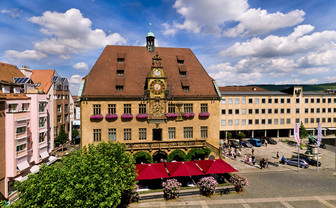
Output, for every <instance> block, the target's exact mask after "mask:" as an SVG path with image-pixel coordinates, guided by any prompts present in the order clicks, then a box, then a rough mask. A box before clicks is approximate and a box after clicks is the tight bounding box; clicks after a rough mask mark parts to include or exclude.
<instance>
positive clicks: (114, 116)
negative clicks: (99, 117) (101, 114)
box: [105, 113, 118, 119]
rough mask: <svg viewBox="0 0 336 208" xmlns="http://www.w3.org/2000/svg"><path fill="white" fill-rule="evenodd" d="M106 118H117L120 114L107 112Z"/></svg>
mask: <svg viewBox="0 0 336 208" xmlns="http://www.w3.org/2000/svg"><path fill="white" fill-rule="evenodd" d="M105 118H106V119H116V118H118V115H117V114H116V113H114V114H106V116H105Z"/></svg>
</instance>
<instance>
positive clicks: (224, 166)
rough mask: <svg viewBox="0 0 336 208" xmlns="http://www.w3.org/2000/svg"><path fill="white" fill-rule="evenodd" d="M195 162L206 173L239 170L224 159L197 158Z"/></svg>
mask: <svg viewBox="0 0 336 208" xmlns="http://www.w3.org/2000/svg"><path fill="white" fill-rule="evenodd" d="M195 162H196V163H197V165H198V166H199V167H201V168H202V169H203V171H204V172H205V173H206V174H216V173H231V172H238V171H237V170H236V169H234V168H233V167H232V166H231V165H229V164H228V163H226V162H225V161H224V160H222V159H216V160H197V161H195Z"/></svg>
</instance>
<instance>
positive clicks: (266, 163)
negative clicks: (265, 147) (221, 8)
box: [265, 158, 268, 168]
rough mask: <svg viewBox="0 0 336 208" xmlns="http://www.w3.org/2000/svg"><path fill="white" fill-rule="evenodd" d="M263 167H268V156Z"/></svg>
mask: <svg viewBox="0 0 336 208" xmlns="http://www.w3.org/2000/svg"><path fill="white" fill-rule="evenodd" d="M265 168H268V158H266V160H265Z"/></svg>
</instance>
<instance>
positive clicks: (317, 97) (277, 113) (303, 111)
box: [219, 86, 336, 139]
mask: <svg viewBox="0 0 336 208" xmlns="http://www.w3.org/2000/svg"><path fill="white" fill-rule="evenodd" d="M219 89H220V91H221V97H222V99H221V105H220V110H221V118H220V138H221V139H224V138H226V137H227V133H228V132H230V133H231V134H232V135H233V137H235V135H237V134H238V133H239V132H244V133H245V135H246V137H291V136H293V129H294V124H295V123H301V122H302V123H303V124H304V126H305V128H306V129H307V130H308V131H310V133H312V134H313V135H315V134H317V127H318V123H321V124H322V128H323V129H322V130H323V135H324V136H328V135H333V136H334V135H335V130H336V105H335V104H336V94H334V93H327V92H312V91H303V89H302V87H300V86H295V87H291V88H288V89H286V90H283V91H267V90H265V89H262V88H259V87H253V86H246V87H245V86H233V87H232V86H231V87H220V88H219Z"/></svg>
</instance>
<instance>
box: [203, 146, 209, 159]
mask: <svg viewBox="0 0 336 208" xmlns="http://www.w3.org/2000/svg"><path fill="white" fill-rule="evenodd" d="M210 153H211V149H210V148H208V147H206V148H204V156H205V157H209V155H210Z"/></svg>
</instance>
